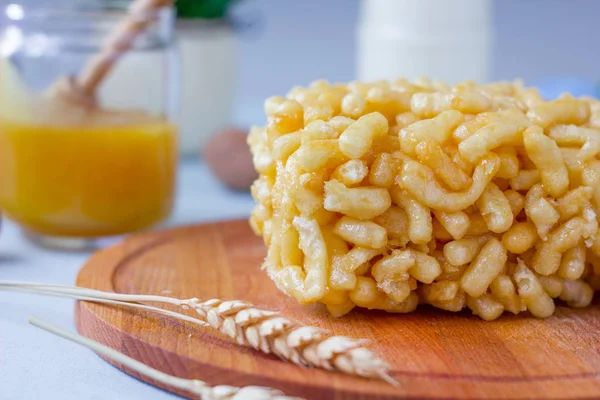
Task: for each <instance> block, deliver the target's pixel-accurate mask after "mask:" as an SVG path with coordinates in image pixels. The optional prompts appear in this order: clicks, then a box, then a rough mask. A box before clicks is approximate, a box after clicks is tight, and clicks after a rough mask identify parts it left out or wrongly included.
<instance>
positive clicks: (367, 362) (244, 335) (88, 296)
mask: <svg viewBox="0 0 600 400" xmlns="http://www.w3.org/2000/svg"><path fill="white" fill-rule="evenodd" d="M2 289H4V290H17V291H25V292H36V293H39V294H46V295H55V296H63V297H71V298H77V299H80V300H86V301H96V302H105V303H106V302H109V301H112V302H118V303H117V304H119V305H126V304H137V302H140V301H147V302H158V303H166V304H171V305H176V306H179V307H182V308H184V309H193V310H195V311H196V312H197V313H198V315H199V316H200V318H201V319H200V322H205V323H208V324H209V325H210V326H211V327H213V328H214V329H217V330H219V331H220V332H222V333H223V334H225V335H226V336H229V337H230V338H232V339H234V340H235V341H236V342H237V343H238V344H240V345H242V346H247V347H252V348H254V349H256V350H259V351H262V352H264V353H267V354H274V355H276V356H278V357H279V358H281V359H283V360H286V361H290V362H292V363H294V364H297V365H303V366H311V367H317V368H323V369H326V370H333V371H341V372H344V373H346V374H350V375H357V376H360V377H365V378H380V379H383V380H385V381H386V382H388V383H390V384H392V385H394V386H397V385H398V382H396V381H395V380H394V379H393V378H391V377H390V376H389V375H388V370H389V365H388V364H387V363H386V362H385V361H383V360H382V359H380V358H379V357H377V356H376V355H375V354H374V353H373V352H372V351H371V350H369V349H367V348H366V347H365V345H366V344H367V343H368V341H366V340H364V339H352V338H349V337H345V336H333V335H331V333H329V332H328V331H326V330H324V329H321V328H318V327H313V326H304V325H302V324H301V323H299V322H297V321H293V320H291V319H288V318H285V317H283V316H281V314H279V313H278V312H275V311H269V310H262V309H259V308H256V307H254V305H252V304H251V303H248V302H245V301H239V300H233V301H222V300H218V299H213V300H208V301H204V302H201V301H200V300H198V299H195V298H193V299H187V300H181V299H175V298H171V297H163V296H154V295H131V294H119V293H110V292H103V291H100V290H94V289H86V288H80V287H73V286H60V285H47V284H43V283H28V282H13V281H0V290H2ZM137 305H138V306H139V304H137ZM149 311H155V310H149ZM158 312H160V311H158ZM170 313H171V314H170V316H172V317H175V318H179V315H183V314H178V313H173V312H170ZM174 314H177V315H174ZM188 318H190V317H188ZM192 322H195V321H192Z"/></svg>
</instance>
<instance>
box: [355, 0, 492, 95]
mask: <svg viewBox="0 0 600 400" xmlns="http://www.w3.org/2000/svg"><path fill="white" fill-rule="evenodd" d="M491 40H492V2H491V0H362V3H361V8H360V17H359V23H358V30H357V79H359V80H364V81H374V80H378V79H394V78H398V77H404V78H408V79H415V78H418V77H420V76H427V77H429V78H432V79H439V80H442V81H445V82H448V83H456V82H459V81H463V80H467V79H469V80H474V81H477V82H486V81H488V79H489V74H490V46H491Z"/></svg>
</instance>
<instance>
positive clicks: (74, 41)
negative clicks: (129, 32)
mask: <svg viewBox="0 0 600 400" xmlns="http://www.w3.org/2000/svg"><path fill="white" fill-rule="evenodd" d="M129 4H130V1H123V0H114V1H109V2H108V4H106V3H104V4H102V5H98V6H93V5H86V6H84V7H76V6H57V7H51V6H48V5H46V6H44V5H41V6H31V5H22V4H19V3H18V2H13V3H11V4H8V5H7V6H5V7H1V8H0V42H1V41H2V36H3V35H2V32H4V33H6V31H7V30H12V31H13V34H14V31H18V36H19V37H20V41H21V42H22V43H23V44H24V45H25V47H26V43H27V41H28V39H29V38H31V40H35V41H36V44H37V45H39V42H40V37H43V38H44V41H45V42H46V43H52V45H53V46H58V47H60V48H62V49H70V50H82V51H93V50H94V49H99V48H101V47H102V45H103V44H104V42H105V40H106V37H107V36H108V35H110V34H111V33H112V32H113V30H114V29H115V28H116V27H117V26H118V25H119V24H120V23H121V22H122V21H123V20H124V19H125V18H126V17H127V16H128V15H130V11H129V7H127V6H128V5H129ZM174 19H175V12H174V9H173V7H164V8H162V9H160V10H158V11H157V13H156V23H155V24H153V25H152V26H151V27H150V28H148V29H147V30H146V31H145V32H143V33H142V34H140V35H139V37H138V38H137V40H136V42H135V44H134V46H133V50H145V49H150V48H156V47H164V46H168V45H170V44H171V42H172V40H173V23H174Z"/></svg>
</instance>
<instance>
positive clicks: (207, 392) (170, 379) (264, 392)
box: [29, 316, 300, 400]
mask: <svg viewBox="0 0 600 400" xmlns="http://www.w3.org/2000/svg"><path fill="white" fill-rule="evenodd" d="M29 323H30V324H32V325H34V326H36V327H38V328H41V329H44V330H46V331H48V332H50V333H53V334H55V335H58V336H60V337H62V338H65V339H67V340H70V341H72V342H75V343H78V344H80V345H82V346H85V347H87V348H88V349H91V350H93V351H95V352H96V353H98V354H101V355H103V356H105V357H108V358H110V359H111V360H113V361H116V362H118V363H119V364H121V365H124V366H126V367H127V368H130V369H132V370H134V371H136V372H138V373H140V374H142V375H145V376H147V377H148V378H150V379H153V380H155V381H157V382H160V383H162V384H164V385H167V386H170V387H173V388H177V389H181V390H185V391H187V392H190V393H193V394H195V395H200V397H201V398H202V399H207V400H242V399H243V400H300V398H298V397H289V396H286V395H285V394H284V393H282V392H280V391H278V390H275V389H271V388H267V387H260V386H247V387H243V388H239V387H234V386H225V385H222V386H215V387H211V386H209V385H207V384H206V383H205V382H203V381H200V380H196V379H193V380H192V379H183V378H178V377H176V376H172V375H169V374H165V373H164V372H161V371H158V370H156V369H154V368H151V367H149V366H147V365H146V364H144V363H142V362H140V361H137V360H135V359H133V358H131V357H128V356H126V355H125V354H122V353H119V352H118V351H116V350H115V349H112V348H110V347H108V346H105V345H103V344H100V343H98V342H96V341H93V340H91V339H89V338H86V337H84V336H81V335H78V334H76V333H72V332H69V331H67V330H64V329H62V328H59V327H57V326H54V325H52V324H49V323H48V322H45V321H42V320H41V319H39V318H37V317H33V316H32V317H29Z"/></svg>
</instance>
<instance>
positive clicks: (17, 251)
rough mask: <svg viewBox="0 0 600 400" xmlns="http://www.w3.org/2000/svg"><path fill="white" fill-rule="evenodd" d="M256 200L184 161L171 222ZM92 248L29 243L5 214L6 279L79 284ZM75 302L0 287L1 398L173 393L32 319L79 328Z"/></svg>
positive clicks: (222, 212) (229, 213) (1, 240)
mask: <svg viewBox="0 0 600 400" xmlns="http://www.w3.org/2000/svg"><path fill="white" fill-rule="evenodd" d="M252 206H253V200H252V198H251V197H250V195H249V194H247V193H236V192H231V191H229V190H227V189H226V188H224V187H223V186H221V185H220V184H219V182H218V181H216V179H215V178H214V177H212V176H211V175H210V173H209V171H208V170H207V168H206V167H205V166H204V165H203V164H201V163H200V162H189V161H188V162H184V163H182V165H181V169H180V178H179V193H178V196H177V202H176V206H175V211H174V213H173V216H172V218H171V220H170V221H169V222H168V225H170V226H173V225H182V224H191V223H198V222H205V221H214V220H220V219H233V218H239V217H246V216H247V215H248V214H249V213H250V210H251V209H252ZM88 257H89V254H86V253H62V252H56V251H48V250H43V249H40V248H37V247H35V246H33V245H32V244H30V243H28V242H27V241H26V240H25V239H24V238H23V237H22V235H21V234H20V232H19V230H18V229H17V227H16V226H15V225H14V224H12V223H10V222H6V221H3V226H2V230H1V232H0V279H9V280H24V281H36V282H49V283H59V284H73V283H74V281H75V277H76V275H77V272H78V270H79V268H80V267H81V266H82V265H83V263H84V262H85V261H86V260H87V258H88ZM73 309H74V303H73V301H72V300H68V299H58V298H53V297H45V296H37V295H30V294H21V293H12V292H0V399H1V400H20V399H27V400H29V399H44V400H50V399H112V400H114V399H128V400H135V399H143V400H148V399H172V398H177V397H176V396H174V395H171V394H169V393H167V392H165V391H162V390H159V389H156V388H154V387H152V386H150V385H147V384H145V383H143V382H141V381H138V380H136V379H134V378H132V377H130V376H129V375H127V374H125V373H122V372H121V371H119V370H118V369H116V368H114V367H112V366H111V365H110V364H108V363H106V362H105V361H103V360H102V359H101V358H100V357H98V356H97V355H96V354H94V353H93V352H91V351H89V350H87V349H85V348H83V347H81V346H79V345H76V344H74V343H72V342H69V341H66V340H64V339H60V338H58V337H56V336H54V335H51V334H49V333H46V332H44V331H41V330H39V329H38V328H35V327H33V326H30V325H29V324H28V323H27V317H28V316H29V315H36V316H38V317H40V318H43V319H45V320H47V321H49V322H52V323H54V324H57V325H59V326H61V327H64V328H67V329H70V330H73V331H74V330H75V327H74V323H73V316H74V314H73Z"/></svg>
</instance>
